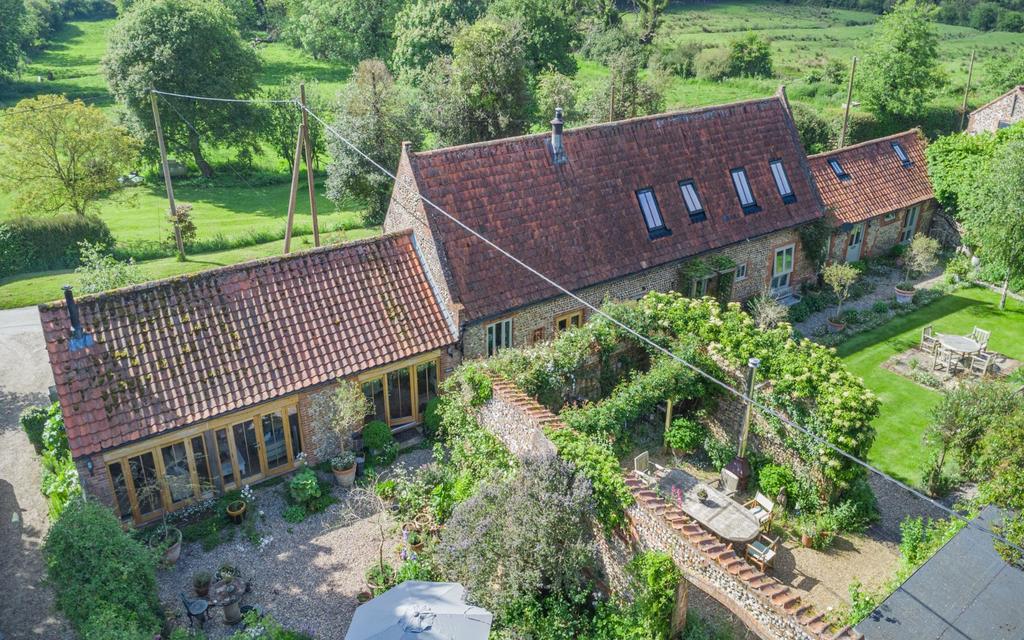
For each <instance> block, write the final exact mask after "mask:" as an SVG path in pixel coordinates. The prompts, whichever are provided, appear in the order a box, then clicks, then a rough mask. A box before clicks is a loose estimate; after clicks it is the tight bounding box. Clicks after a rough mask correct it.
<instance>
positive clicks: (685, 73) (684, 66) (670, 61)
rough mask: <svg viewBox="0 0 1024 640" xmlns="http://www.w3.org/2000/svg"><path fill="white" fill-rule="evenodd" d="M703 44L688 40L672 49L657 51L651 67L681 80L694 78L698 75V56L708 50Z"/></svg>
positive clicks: (653, 55) (652, 58) (676, 44)
mask: <svg viewBox="0 0 1024 640" xmlns="http://www.w3.org/2000/svg"><path fill="white" fill-rule="evenodd" d="M706 46H707V45H705V44H704V43H702V42H697V41H694V40H687V41H684V42H678V43H675V46H673V47H672V48H671V49H669V50H667V51H665V50H661V49H659V50H656V51H655V52H654V53H653V54H652V55H651V61H650V66H651V68H652V69H657V70H660V71H662V72H664V73H668V74H671V75H674V76H679V77H681V78H692V77H694V76H696V75H697V67H696V60H697V55H698V54H699V53H700V52H701V51H703V50H704V49H705V48H706Z"/></svg>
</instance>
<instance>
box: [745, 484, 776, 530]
mask: <svg viewBox="0 0 1024 640" xmlns="http://www.w3.org/2000/svg"><path fill="white" fill-rule="evenodd" d="M743 506H744V507H745V508H746V509H747V511H749V512H750V513H751V514H753V516H754V517H755V518H757V521H758V523H759V524H760V525H761V530H762V531H768V530H769V529H770V528H771V526H772V515H773V514H774V512H775V503H774V502H772V501H771V499H770V498H769V497H768V496H766V495H764V494H763V493H761V492H760V491H758V492H757V495H756V496H754V499H753V500H750V501H748V502H747V503H746V504H744V505H743Z"/></svg>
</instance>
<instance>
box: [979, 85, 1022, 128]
mask: <svg viewBox="0 0 1024 640" xmlns="http://www.w3.org/2000/svg"><path fill="white" fill-rule="evenodd" d="M1020 120H1024V84H1022V85H1018V86H1016V87H1014V88H1012V89H1010V90H1009V91H1007V92H1006V93H1004V94H1003V95H1001V96H999V97H998V98H996V99H995V100H993V101H991V102H989V103H988V104H985V105H982V106H980V107H978V108H977V109H975V110H974V111H972V112H971V113H970V115H969V116H967V133H981V132H982V131H989V132H993V131H998V130H999V129H1004V128H1006V127H1008V126H1010V125H1011V124H1013V123H1014V122H1019V121H1020Z"/></svg>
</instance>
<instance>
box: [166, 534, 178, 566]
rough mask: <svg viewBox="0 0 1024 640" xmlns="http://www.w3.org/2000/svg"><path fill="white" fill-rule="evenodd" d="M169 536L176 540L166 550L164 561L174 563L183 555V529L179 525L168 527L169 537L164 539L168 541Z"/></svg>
mask: <svg viewBox="0 0 1024 640" xmlns="http://www.w3.org/2000/svg"><path fill="white" fill-rule="evenodd" d="M167 538H170V539H172V540H174V542H173V543H172V544H171V546H169V547H167V550H166V551H164V562H166V563H167V564H174V563H175V562H177V561H178V558H180V557H181V530H180V529H178V528H177V527H167V537H166V538H164V540H165V541H166V540H167Z"/></svg>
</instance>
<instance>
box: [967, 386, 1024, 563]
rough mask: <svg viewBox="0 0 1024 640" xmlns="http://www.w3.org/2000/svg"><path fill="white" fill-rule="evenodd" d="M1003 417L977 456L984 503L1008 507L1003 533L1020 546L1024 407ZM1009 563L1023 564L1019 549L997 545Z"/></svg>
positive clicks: (1023, 531) (1023, 517)
mask: <svg viewBox="0 0 1024 640" xmlns="http://www.w3.org/2000/svg"><path fill="white" fill-rule="evenodd" d="M1019 405H1020V401H1018V407H1017V409H1016V410H1015V411H1014V412H1013V413H1012V414H1011V415H1009V416H1007V417H1005V418H1004V419H1002V420H996V421H994V424H993V425H992V426H991V427H990V428H989V430H988V431H987V432H986V433H985V435H984V436H983V437H982V439H981V443H980V447H979V451H980V455H979V456H978V463H977V464H978V470H979V476H980V477H981V478H983V480H982V481H981V482H980V483H979V485H978V493H979V496H980V498H981V501H982V503H983V504H984V503H991V504H995V505H997V506H999V507H1001V508H1003V509H1004V510H1006V512H1007V513H1006V516H1005V519H1004V521H1003V524H1002V526H1001V533H1002V535H1003V536H1004V537H1005V538H1006V539H1007V540H1009V541H1010V542H1011V543H1013V544H1015V545H1016V546H1017V547H1020V546H1022V545H1024V515H1022V514H1024V474H1022V473H1021V469H1024V445H1022V443H1024V408H1021V407H1020V406H1019ZM996 548H997V549H998V550H999V552H1000V553H1001V554H1002V555H1003V556H1004V557H1005V558H1006V559H1007V561H1008V562H1013V563H1015V564H1018V565H1019V564H1020V563H1021V561H1022V557H1021V554H1020V552H1019V551H1018V550H1017V549H1016V548H1014V547H1010V546H1007V545H1004V544H998V545H996Z"/></svg>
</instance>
